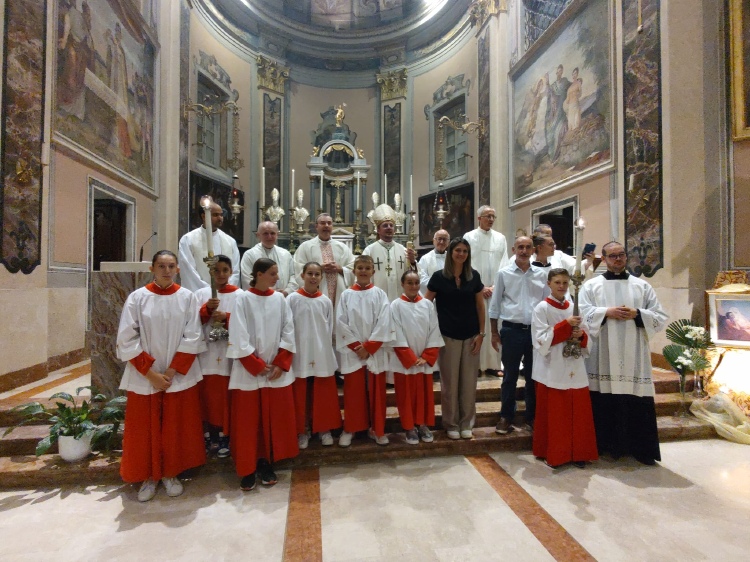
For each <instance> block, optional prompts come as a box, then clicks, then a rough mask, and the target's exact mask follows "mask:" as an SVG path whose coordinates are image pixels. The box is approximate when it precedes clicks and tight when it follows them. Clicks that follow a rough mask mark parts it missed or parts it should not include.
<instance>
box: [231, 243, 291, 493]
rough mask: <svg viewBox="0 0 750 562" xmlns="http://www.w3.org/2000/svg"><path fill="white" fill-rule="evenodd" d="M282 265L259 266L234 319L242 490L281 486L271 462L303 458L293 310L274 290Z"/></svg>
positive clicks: (234, 423)
mask: <svg viewBox="0 0 750 562" xmlns="http://www.w3.org/2000/svg"><path fill="white" fill-rule="evenodd" d="M278 278H279V269H278V267H277V265H276V262H274V261H273V260H270V259H268V258H260V259H258V260H257V261H256V262H255V263H254V264H253V270H252V280H251V281H250V289H249V290H247V291H244V292H242V293H240V296H239V298H237V302H236V303H235V306H234V310H233V311H232V314H231V316H230V317H229V349H228V351H227V357H231V358H233V359H235V361H233V363H232V374H231V376H230V379H229V389H230V391H231V396H230V401H231V410H230V413H231V418H230V424H229V427H230V433H229V435H230V447H231V450H232V458H233V459H234V464H235V469H236V471H237V474H238V475H239V477H240V479H241V480H240V488H242V490H244V491H249V490H252V489H253V488H255V483H256V470H257V473H258V476H259V477H260V483H261V484H263V485H264V486H273V485H274V484H276V482H277V478H276V473H275V472H274V471H273V467H272V466H271V463H272V462H273V461H278V460H282V459H288V458H291V457H294V456H297V454H298V453H299V448H298V447H297V433H296V431H295V427H296V424H295V420H294V395H293V393H292V383H293V382H294V373H293V372H292V370H291V366H292V356H293V354H294V351H295V345H294V322H293V321H292V311H291V309H290V308H289V305H288V304H287V302H286V299H285V298H284V295H282V294H281V293H280V292H277V291H274V289H273V287H274V285H275V284H276V281H277V280H278Z"/></svg>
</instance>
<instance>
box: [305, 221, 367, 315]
mask: <svg viewBox="0 0 750 562" xmlns="http://www.w3.org/2000/svg"><path fill="white" fill-rule="evenodd" d="M315 228H316V230H317V232H318V235H317V236H316V237H315V238H312V239H311V240H306V241H304V242H302V244H300V245H299V248H297V251H296V252H294V267H295V271H296V273H297V284H299V283H301V279H302V277H301V275H302V268H303V267H304V265H305V264H306V263H307V262H310V261H316V262H318V263H319V264H320V265H322V266H323V281H322V282H321V283H320V291H321V292H322V293H323V294H324V295H326V296H327V297H328V298H329V299H331V302H332V303H333V308H334V309H335V308H336V306H337V305H338V297H339V296H340V295H341V293H342V292H343V291H345V290H346V288H347V287H348V286H349V285H351V284H352V282H353V280H354V275H353V274H352V266H353V265H354V254H352V251H351V249H350V248H349V246H347V245H346V244H344V243H343V242H340V241H339V240H334V239H333V238H331V234H332V233H333V219H332V218H331V215H329V214H328V213H321V214H320V215H318V218H317V220H316V221H315Z"/></svg>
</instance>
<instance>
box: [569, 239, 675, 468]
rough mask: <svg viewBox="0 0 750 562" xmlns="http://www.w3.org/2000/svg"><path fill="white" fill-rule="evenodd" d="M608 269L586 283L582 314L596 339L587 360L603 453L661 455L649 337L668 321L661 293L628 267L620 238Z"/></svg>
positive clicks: (609, 251) (643, 458)
mask: <svg viewBox="0 0 750 562" xmlns="http://www.w3.org/2000/svg"><path fill="white" fill-rule="evenodd" d="M602 256H603V258H604V261H605V262H606V264H607V271H606V272H605V273H603V274H602V275H599V276H597V277H594V278H593V279H590V280H589V281H586V283H584V284H583V286H582V287H581V294H580V305H581V316H582V317H583V319H584V321H585V322H586V323H587V324H588V326H589V333H590V334H591V337H592V338H594V341H593V347H592V349H591V354H590V355H589V357H588V359H587V360H586V368H587V370H588V375H589V389H590V390H591V405H592V407H593V410H594V425H595V427H596V443H597V446H598V447H599V453H603V452H608V453H610V454H611V455H612V456H613V457H615V458H618V457H620V456H621V455H633V456H634V457H635V459H636V460H637V461H639V462H641V463H643V464H647V465H653V464H655V462H656V461H659V460H661V453H660V451H659V434H658V431H657V428H656V408H655V404H654V394H655V392H654V381H653V379H652V373H651V350H650V348H649V340H651V338H653V337H654V334H656V333H657V332H658V331H659V330H661V329H663V328H664V326H665V325H666V324H667V320H668V317H667V315H666V313H665V312H664V310H663V309H662V307H661V305H660V304H659V300H658V299H657V298H656V292H655V291H654V289H653V288H652V287H651V285H649V284H648V283H647V282H646V281H644V280H642V279H639V278H637V277H634V276H632V275H630V274H629V273H628V272H627V271H626V269H625V268H626V266H627V260H628V256H627V254H626V253H625V248H624V247H623V245H622V244H620V243H619V242H608V243H607V244H605V245H604V247H603V248H602Z"/></svg>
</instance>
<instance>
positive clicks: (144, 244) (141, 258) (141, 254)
mask: <svg viewBox="0 0 750 562" xmlns="http://www.w3.org/2000/svg"><path fill="white" fill-rule="evenodd" d="M154 236H156V232H154V233H153V234H152V235H151V236H149V237H148V238H147V239H146V241H145V242H144V243H143V246H141V251H140V253H139V254H138V261H143V248H144V247H145V246H146V244H148V241H149V240H151V239H152V238H153V237H154Z"/></svg>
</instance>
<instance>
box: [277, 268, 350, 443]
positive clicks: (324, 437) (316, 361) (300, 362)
mask: <svg viewBox="0 0 750 562" xmlns="http://www.w3.org/2000/svg"><path fill="white" fill-rule="evenodd" d="M322 277H323V268H322V267H321V265H320V264H319V263H317V262H309V263H306V264H305V265H304V267H303V268H302V281H303V282H304V284H303V285H302V287H301V288H299V289H297V290H296V291H295V292H294V293H292V294H290V295H289V296H288V297H287V302H288V303H289V308H291V309H292V317H293V318H294V336H295V341H296V347H297V352H296V353H295V354H294V359H293V360H292V370H293V371H294V376H295V377H296V378H295V380H294V386H293V390H294V405H295V417H296V419H297V443H298V445H299V448H300V449H306V448H307V445H308V442H309V440H310V429H312V432H313V433H317V434H318V435H319V436H320V442H321V443H322V444H323V446H325V447H328V446H330V445H333V436H332V435H331V430H332V429H338V428H340V427H341V410H340V409H339V393H338V389H337V388H336V379H335V378H334V376H333V374H334V372H335V371H336V369H337V368H338V364H337V363H336V354H335V353H334V352H333V347H332V346H331V338H332V335H333V323H334V321H335V316H334V312H333V305H332V304H331V299H329V298H328V297H327V296H325V295H324V294H323V293H321V292H320V290H319V288H320V281H321V279H322Z"/></svg>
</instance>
